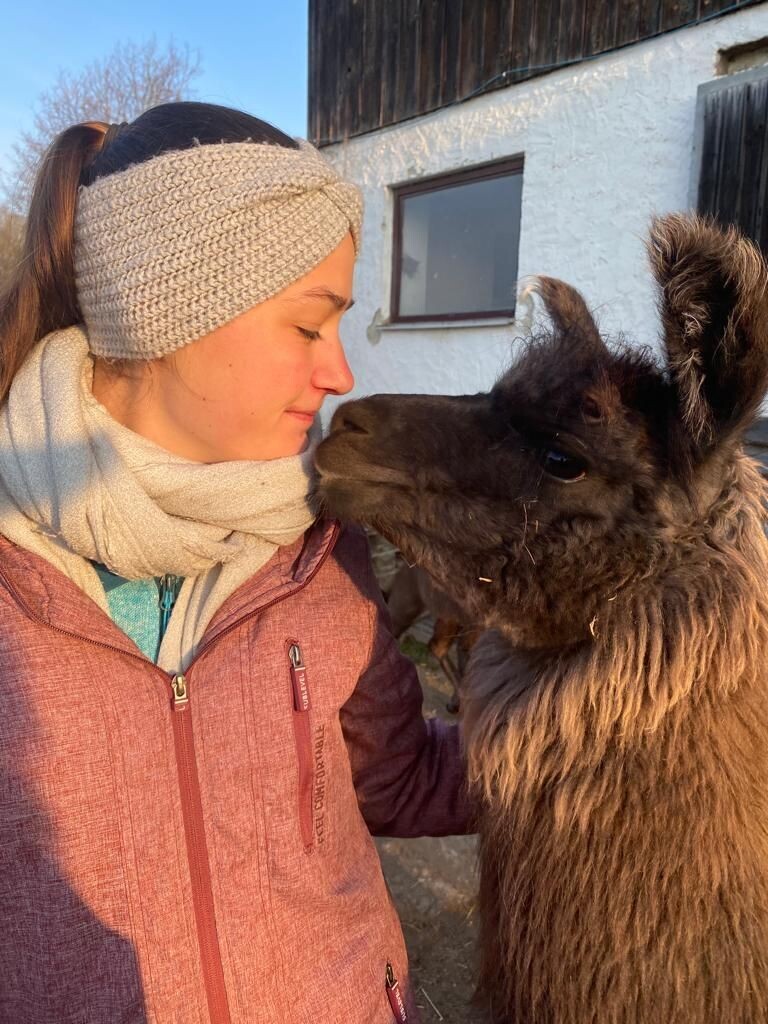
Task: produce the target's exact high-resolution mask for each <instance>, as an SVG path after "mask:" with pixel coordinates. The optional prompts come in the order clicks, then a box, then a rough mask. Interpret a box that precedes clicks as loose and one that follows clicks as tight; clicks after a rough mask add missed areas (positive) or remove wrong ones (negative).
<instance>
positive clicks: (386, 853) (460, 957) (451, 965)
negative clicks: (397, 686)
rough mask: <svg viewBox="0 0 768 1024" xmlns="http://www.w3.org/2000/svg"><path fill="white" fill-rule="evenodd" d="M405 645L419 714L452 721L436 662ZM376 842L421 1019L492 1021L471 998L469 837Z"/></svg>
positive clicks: (427, 1022)
mask: <svg viewBox="0 0 768 1024" xmlns="http://www.w3.org/2000/svg"><path fill="white" fill-rule="evenodd" d="M415 633H416V635H417V636H418V633H419V631H418V630H416V631H415ZM403 649H404V650H405V652H406V653H407V654H409V655H410V656H411V657H413V659H414V660H415V661H416V663H417V666H418V669H419V676H420V678H421V682H422V687H423V689H424V713H425V715H426V716H427V717H429V716H431V715H439V716H441V717H444V718H447V719H451V718H452V717H453V716H451V715H449V714H448V713H447V712H446V711H445V703H446V701H447V699H448V697H449V696H450V687H449V685H448V682H447V680H446V679H445V677H444V675H443V674H442V672H441V671H440V670H439V668H438V667H437V664H436V662H434V661H433V659H432V658H431V657H430V656H429V654H428V653H427V651H426V649H425V648H424V646H423V644H422V643H420V642H419V640H414V639H412V638H407V639H406V641H405V643H404V644H403ZM377 845H378V848H379V854H380V856H381V862H382V865H383V867H384V874H385V876H386V879H387V882H388V884H389V887H390V889H391V892H392V896H393V898H394V901H395V904H396V906H397V908H398V911H399V913H400V919H401V921H402V923H403V932H404V934H405V941H406V943H407V946H408V955H409V957H410V970H411V983H412V985H413V987H414V990H415V992H416V999H417V1002H418V1004H419V1006H420V1008H421V1014H422V1019H423V1022H424V1024H433V1022H434V1021H446V1022H449V1024H490V1018H489V1017H488V1016H487V1015H486V1014H484V1013H483V1012H482V1010H480V1009H478V1008H477V1007H475V1006H473V1005H471V1002H470V1000H471V998H472V993H473V990H474V977H475V971H474V958H475V937H476V927H477V919H476V914H475V892H476V885H477V878H476V863H475V838H474V837H473V836H451V837H449V838H445V839H379V840H377Z"/></svg>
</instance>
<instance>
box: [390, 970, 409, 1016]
mask: <svg viewBox="0 0 768 1024" xmlns="http://www.w3.org/2000/svg"><path fill="white" fill-rule="evenodd" d="M386 988H387V998H388V999H389V1005H390V1006H391V1007H392V1013H394V1015H395V1020H396V1021H397V1024H408V1012H407V1010H406V1009H405V1003H404V1002H403V994H402V992H401V991H400V982H399V981H398V980H397V978H396V977H395V972H394V971H393V969H392V964H391V963H390V962H389V960H387V975H386Z"/></svg>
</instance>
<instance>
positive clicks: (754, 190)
mask: <svg viewBox="0 0 768 1024" xmlns="http://www.w3.org/2000/svg"><path fill="white" fill-rule="evenodd" d="M695 138H696V142H695V158H694V181H693V183H692V184H693V189H692V192H693V196H692V199H693V204H692V205H695V206H696V208H697V209H698V210H699V212H700V213H706V214H710V215H711V216H713V217H715V218H716V219H717V220H718V221H720V223H721V224H735V225H736V226H737V227H738V228H740V229H741V231H743V232H744V234H745V235H748V236H749V237H750V238H753V239H754V240H755V241H756V242H757V243H758V244H759V245H760V246H762V248H763V251H764V252H768V73H766V69H764V68H761V69H756V70H753V71H742V72H739V73H738V74H735V75H731V76H728V77H727V78H722V79H716V80H715V81H713V82H706V83H705V84H704V85H701V86H699V94H698V103H697V109H696V136H695Z"/></svg>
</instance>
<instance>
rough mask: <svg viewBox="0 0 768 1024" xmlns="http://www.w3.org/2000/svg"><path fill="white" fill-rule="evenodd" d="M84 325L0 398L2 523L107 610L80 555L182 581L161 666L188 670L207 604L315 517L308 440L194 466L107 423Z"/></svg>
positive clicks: (34, 361) (60, 334)
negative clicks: (278, 450) (304, 444)
mask: <svg viewBox="0 0 768 1024" xmlns="http://www.w3.org/2000/svg"><path fill="white" fill-rule="evenodd" d="M92 383H93V362H92V359H91V356H90V353H89V349H88V339H87V336H86V334H85V331H84V330H83V328H81V327H70V328H67V329H66V330H61V331H54V332H53V333H52V334H49V335H47V336H46V337H45V338H43V339H42V340H41V341H40V342H38V344H37V345H36V346H35V348H34V349H33V350H32V351H31V352H30V354H29V356H28V358H27V359H26V361H25V363H24V365H23V366H22V367H21V369H20V370H19V372H18V373H17V375H16V377H15V379H14V382H13V385H12V387H11V391H10V393H9V396H8V399H7V401H6V402H5V403H4V404H3V405H2V407H0V533H2V534H3V535H5V536H6V537H7V538H8V539H9V540H11V541H13V542H14V543H16V544H18V545H19V546H21V547H23V548H25V549H26V550H28V551H32V552H34V553H35V554H38V555H42V556H43V558H45V559H47V560H48V561H49V562H51V563H52V564H53V565H55V566H56V567H57V568H58V569H60V570H61V571H62V572H64V573H65V574H66V575H67V576H68V577H69V578H70V579H71V580H72V581H73V582H74V583H76V584H77V585H78V586H79V587H80V588H81V589H82V590H84V591H85V593H86V594H88V596H89V597H91V598H93V600H94V601H95V602H96V603H97V604H98V605H99V607H100V608H102V609H103V610H104V611H105V612H107V614H109V611H108V606H107V599H106V595H105V593H104V588H103V586H102V583H101V581H100V579H99V577H98V574H97V572H96V570H95V569H94V567H93V566H92V565H91V564H90V562H89V561H88V559H94V560H95V561H98V562H103V563H104V564H105V565H106V566H107V568H109V569H111V570H112V572H115V573H117V574H118V575H120V576H125V577H127V578H128V579H145V578H148V577H151V576H159V575H162V574H163V573H174V574H176V575H179V576H184V577H186V578H185V580H184V583H183V585H182V587H181V590H180V592H179V596H178V598H177V601H176V605H175V606H174V609H173V613H172V615H171V619H170V622H169V624H168V629H167V632H166V634H165V637H164V638H163V641H162V645H161V648H160V654H159V657H158V664H159V665H160V666H161V668H163V669H165V670H166V671H168V672H178V671H183V670H184V669H186V667H187V665H188V664H189V662H190V661H191V660H192V658H193V657H194V655H195V652H196V649H197V647H198V644H199V642H200V638H201V636H202V635H203V631H204V630H205V627H206V626H207V625H208V623H209V622H210V620H211V617H212V616H213V614H214V613H215V611H216V610H217V609H218V608H219V606H220V605H221V604H222V602H223V601H224V600H225V598H227V597H228V596H229V595H230V594H231V593H232V592H233V591H234V590H235V589H236V588H237V587H238V586H240V584H241V583H244V582H245V581H246V580H247V579H248V578H249V577H250V576H251V575H253V573H255V572H256V570H257V569H259V568H260V567H261V566H263V565H264V564H265V563H266V562H267V561H268V560H269V559H270V558H271V556H272V555H273V554H274V552H275V551H276V550H277V548H278V547H279V546H280V545H283V544H289V543H290V542H291V541H293V540H295V539H296V538H297V537H299V536H300V535H301V534H302V533H303V532H304V531H305V530H306V529H307V528H308V527H309V526H310V525H311V523H312V521H313V519H314V515H313V512H312V510H311V509H310V506H309V502H308V497H307V494H308V490H309V486H310V480H311V472H312V468H311V467H312V453H313V448H314V445H315V444H316V443H317V433H318V432H317V431H314V430H313V434H312V443H311V444H310V446H309V448H308V450H306V451H305V452H303V453H302V454H301V455H296V456H292V457H289V458H283V459H275V460H271V461H265V462H255V461H254V462H251V461H245V460H239V461H233V462H219V463H212V464H206V463H200V462H194V461H192V460H190V459H185V458H182V457H181V456H178V455H173V454H171V453H170V452H167V451H165V449H163V448H160V447H159V446H158V445H156V444H154V443H152V442H151V441H148V440H146V439H145V438H143V437H141V436H140V435H138V434H136V433H134V432H133V431H132V430H128V429H127V428H126V427H123V426H122V425H121V424H119V423H117V422H116V421H115V420H114V419H113V418H112V417H111V416H110V415H109V413H108V412H107V411H106V409H105V408H104V407H103V406H102V405H101V404H100V403H99V402H97V400H96V399H95V398H94V396H93V393H92V390H91V389H92Z"/></svg>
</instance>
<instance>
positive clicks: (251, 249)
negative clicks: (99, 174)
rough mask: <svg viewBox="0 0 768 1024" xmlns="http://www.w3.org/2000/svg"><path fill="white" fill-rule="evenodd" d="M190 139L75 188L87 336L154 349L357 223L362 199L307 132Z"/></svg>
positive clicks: (215, 321)
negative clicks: (210, 141) (290, 145)
mask: <svg viewBox="0 0 768 1024" xmlns="http://www.w3.org/2000/svg"><path fill="white" fill-rule="evenodd" d="M300 147H301V148H300V149H286V148H285V147H283V146H276V145H268V144H263V143H254V142H229V143H220V144H214V145H199V146H193V147H192V148H191V149H183V150H174V151H172V152H168V153H163V154H161V155H160V156H156V157H153V158H152V159H151V160H147V161H145V162H144V163H139V164H134V165H132V166H131V167H128V168H127V169H126V170H124V171H119V172H117V173H116V174H110V175H108V176H106V177H103V178H98V179H97V180H96V181H95V182H94V183H93V184H92V185H88V186H87V187H81V188H80V190H79V192H78V200H77V210H76V215H75V280H76V286H77V296H78V301H79V304H80V309H81V312H82V314H83V319H84V322H85V327H86V330H87V333H88V339H89V346H90V349H91V351H92V352H93V353H95V354H96V355H99V356H105V357H108V358H119V359H153V358H156V357H159V356H162V355H165V354H166V353H168V352H173V351H174V350H175V349H177V348H181V346H182V345H186V344H188V343H189V342H191V341H195V340H196V339H197V338H201V337H202V336H203V335H204V334H208V333H209V332H210V331H213V330H215V329H216V328H217V327H221V326H222V324H225V323H227V322H228V321H230V320H233V319H234V318H235V317H236V316H239V315H240V314H241V313H244V312H245V311H246V310H248V309H250V308H251V307H252V306H255V305H256V303H258V302H263V301H264V300H265V299H268V298H271V297H272V296H273V295H276V294H277V293H278V292H280V291H282V289H283V288H286V287H287V286H288V285H289V284H292V283H293V282H294V281H297V280H298V279H299V278H300V277H303V276H304V275H305V274H307V273H308V272H309V271H310V270H312V268H313V267H315V266H317V264H318V263H320V262H321V261H322V260H324V259H325V257H326V256H328V255H329V254H330V253H331V252H333V250H334V249H335V248H336V246H337V245H338V244H339V243H340V242H341V241H342V239H343V238H344V236H345V235H346V234H347V232H350V231H351V233H352V238H353V241H354V245H355V251H356V252H357V251H358V248H359V245H360V225H361V221H362V199H361V196H360V192H359V190H358V189H357V188H356V187H355V186H354V185H351V184H349V183H347V182H345V181H343V180H342V179H341V178H340V177H339V175H338V174H337V173H336V171H335V170H334V169H333V167H331V165H330V164H329V163H328V162H327V161H326V160H325V159H324V158H323V157H322V156H321V155H320V153H318V151H317V150H316V149H315V148H314V147H313V146H311V145H310V144H309V143H308V142H304V141H301V142H300Z"/></svg>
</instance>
